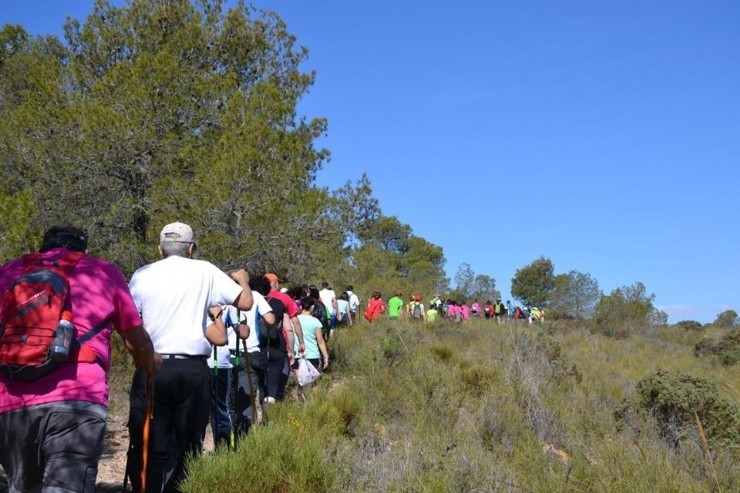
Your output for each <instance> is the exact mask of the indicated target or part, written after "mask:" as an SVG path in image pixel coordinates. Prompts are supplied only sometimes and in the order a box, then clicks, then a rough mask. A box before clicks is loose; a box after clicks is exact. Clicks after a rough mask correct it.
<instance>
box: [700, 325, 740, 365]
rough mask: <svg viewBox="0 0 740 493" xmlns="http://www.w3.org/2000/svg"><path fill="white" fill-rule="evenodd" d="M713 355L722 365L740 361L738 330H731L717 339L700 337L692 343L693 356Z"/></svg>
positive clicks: (739, 332)
mask: <svg viewBox="0 0 740 493" xmlns="http://www.w3.org/2000/svg"><path fill="white" fill-rule="evenodd" d="M705 355H715V356H717V357H719V360H720V362H721V363H722V364H723V365H724V366H732V365H734V364H735V363H737V362H738V361H740V331H738V330H732V331H730V332H728V333H727V334H725V335H724V336H722V337H721V338H720V339H719V341H715V340H713V339H709V338H706V339H702V340H701V341H699V342H697V343H696V345H694V356H696V357H697V358H698V357H701V356H705Z"/></svg>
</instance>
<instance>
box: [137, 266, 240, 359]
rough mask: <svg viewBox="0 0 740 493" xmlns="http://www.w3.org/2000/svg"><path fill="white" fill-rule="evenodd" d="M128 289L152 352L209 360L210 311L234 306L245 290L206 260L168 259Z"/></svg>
mask: <svg viewBox="0 0 740 493" xmlns="http://www.w3.org/2000/svg"><path fill="white" fill-rule="evenodd" d="M129 289H130V290H131V294H132V296H133V298H134V302H135V303H136V306H137V308H138V309H139V313H141V318H142V319H143V321H144V328H145V329H146V331H147V332H148V333H149V335H150V337H151V338H152V343H153V344H154V350H155V351H157V352H159V353H161V354H186V355H190V356H209V355H210V354H211V351H212V349H211V344H210V343H209V342H208V340H207V339H206V336H205V330H206V326H207V325H208V323H209V322H210V321H209V319H208V308H209V307H211V306H216V305H230V304H232V303H233V302H234V301H235V300H236V299H237V297H238V296H239V295H240V294H241V292H242V288H241V286H239V285H238V284H237V283H235V282H234V281H233V279H231V278H230V277H229V276H228V275H226V274H225V273H223V272H222V271H221V270H220V269H219V268H218V267H216V266H215V265H213V264H211V263H210V262H206V261H204V260H194V259H188V258H185V257H179V256H170V257H167V258H165V259H162V260H160V261H158V262H154V263H153V264H149V265H146V266H144V267H142V268H140V269H138V270H137V271H136V272H134V275H133V276H132V277H131V282H130V283H129Z"/></svg>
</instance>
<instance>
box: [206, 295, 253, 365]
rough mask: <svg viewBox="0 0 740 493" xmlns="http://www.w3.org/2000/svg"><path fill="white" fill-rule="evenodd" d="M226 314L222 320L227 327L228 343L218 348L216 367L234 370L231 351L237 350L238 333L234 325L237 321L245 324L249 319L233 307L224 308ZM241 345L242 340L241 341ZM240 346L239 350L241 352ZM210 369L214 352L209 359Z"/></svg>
mask: <svg viewBox="0 0 740 493" xmlns="http://www.w3.org/2000/svg"><path fill="white" fill-rule="evenodd" d="M221 308H223V310H224V313H223V315H222V317H221V319H222V320H223V321H224V325H226V337H227V338H228V341H227V342H226V345H225V346H216V367H218V368H233V366H234V365H232V364H231V351H232V350H236V332H235V331H234V327H233V325H234V324H235V323H237V321H240V322H244V321H245V320H246V319H247V316H246V313H247V312H244V311H241V310H239V309H237V308H236V307H235V306H233V305H226V306H222V307H221ZM239 341H240V342H239V344H241V339H240V340H239ZM241 349H242V348H241V346H239V350H241ZM208 367H209V368H213V350H211V356H209V357H208Z"/></svg>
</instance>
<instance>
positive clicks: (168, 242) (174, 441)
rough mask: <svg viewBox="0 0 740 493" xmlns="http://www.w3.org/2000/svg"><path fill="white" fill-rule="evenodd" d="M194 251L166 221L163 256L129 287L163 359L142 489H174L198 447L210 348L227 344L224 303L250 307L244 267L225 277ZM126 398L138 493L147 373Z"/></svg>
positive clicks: (187, 237) (131, 468)
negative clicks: (127, 400) (127, 399)
mask: <svg viewBox="0 0 740 493" xmlns="http://www.w3.org/2000/svg"><path fill="white" fill-rule="evenodd" d="M195 249H196V243H195V237H194V235H193V230H192V229H191V228H190V226H188V225H187V224H183V223H179V222H177V223H172V224H168V225H167V226H165V227H164V228H163V229H162V232H161V233H160V237H159V246H158V251H159V254H160V256H161V257H162V259H161V260H159V261H157V262H154V263H153V264H149V265H147V266H144V267H142V268H140V269H138V270H137V271H136V272H135V273H134V275H133V277H132V278H131V282H130V283H129V287H130V289H131V294H132V295H133V298H134V301H135V303H136V306H137V307H138V309H139V312H140V313H141V316H142V318H143V320H144V326H145V327H146V330H147V332H149V334H150V336H151V338H152V342H153V344H154V348H155V350H157V351H158V352H159V353H160V354H162V358H163V360H164V361H163V365H162V370H161V372H160V373H159V374H158V375H157V377H156V378H155V379H154V382H153V384H154V407H153V415H154V417H155V418H154V419H152V420H151V431H150V434H149V449H148V457H149V459H148V461H149V462H148V467H147V471H146V490H147V491H158V492H159V491H178V489H177V488H178V484H179V483H180V482H181V481H182V480H183V478H184V477H185V460H186V458H187V457H188V456H190V455H193V454H197V453H199V452H200V451H201V450H202V447H203V438H204V436H205V429H206V426H207V424H208V416H209V409H210V398H211V373H210V371H209V369H208V366H207V364H206V359H207V358H208V356H209V354H210V353H211V347H212V346H211V344H214V345H217V346H222V345H224V344H225V343H226V328H225V326H224V325H223V321H222V319H221V316H222V312H223V310H222V309H221V306H222V305H233V306H235V307H236V308H238V309H240V310H249V309H250V308H251V307H252V302H253V300H252V290H251V289H249V275H248V274H247V272H246V271H245V270H244V269H239V270H236V271H233V272H231V273H229V275H226V274H225V273H223V272H222V271H221V270H219V269H218V268H217V267H216V266H215V265H213V264H211V263H209V262H206V261H204V260H196V259H194V258H193V254H194V253H195ZM209 319H210V321H209ZM211 322H213V323H211ZM130 401H131V402H130V414H129V433H130V438H131V446H130V447H129V452H128V463H127V467H126V472H127V475H128V477H129V478H130V479H131V483H132V486H133V491H135V492H138V491H141V481H140V475H141V469H142V447H143V438H142V436H143V428H144V421H145V413H146V411H145V409H146V375H145V374H144V373H143V372H142V371H140V370H137V371H136V372H135V373H134V378H133V382H132V385H131V394H130Z"/></svg>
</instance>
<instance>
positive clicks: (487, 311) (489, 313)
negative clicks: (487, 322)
mask: <svg viewBox="0 0 740 493" xmlns="http://www.w3.org/2000/svg"><path fill="white" fill-rule="evenodd" d="M483 316H484V317H486V319H489V318H491V317H493V316H494V308H493V304H492V303H491V300H488V301H486V303H485V305H483Z"/></svg>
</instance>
